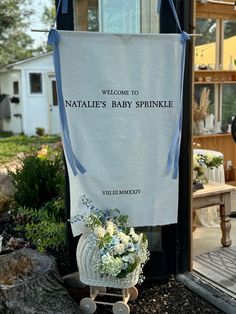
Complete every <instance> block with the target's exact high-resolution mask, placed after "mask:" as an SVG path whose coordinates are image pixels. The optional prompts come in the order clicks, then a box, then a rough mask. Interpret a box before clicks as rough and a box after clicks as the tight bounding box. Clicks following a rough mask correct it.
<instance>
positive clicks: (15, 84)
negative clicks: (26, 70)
mask: <svg viewBox="0 0 236 314" xmlns="http://www.w3.org/2000/svg"><path fill="white" fill-rule="evenodd" d="M13 94H14V95H18V94H19V82H18V81H14V82H13Z"/></svg>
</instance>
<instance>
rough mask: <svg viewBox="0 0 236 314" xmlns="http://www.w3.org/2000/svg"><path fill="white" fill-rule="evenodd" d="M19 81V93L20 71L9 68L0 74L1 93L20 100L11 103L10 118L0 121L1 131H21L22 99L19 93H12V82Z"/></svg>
mask: <svg viewBox="0 0 236 314" xmlns="http://www.w3.org/2000/svg"><path fill="white" fill-rule="evenodd" d="M14 81H18V82H19V94H20V90H21V79H20V71H18V70H16V71H15V70H11V71H7V72H4V73H1V74H0V90H1V94H7V95H9V96H10V98H11V97H12V96H15V97H18V98H19V100H20V102H19V103H18V104H16V103H11V104H10V110H11V119H4V120H3V121H2V131H12V132H13V133H15V134H18V133H21V132H22V120H21V119H22V118H21V115H22V99H21V97H19V94H14V93H13V82H14Z"/></svg>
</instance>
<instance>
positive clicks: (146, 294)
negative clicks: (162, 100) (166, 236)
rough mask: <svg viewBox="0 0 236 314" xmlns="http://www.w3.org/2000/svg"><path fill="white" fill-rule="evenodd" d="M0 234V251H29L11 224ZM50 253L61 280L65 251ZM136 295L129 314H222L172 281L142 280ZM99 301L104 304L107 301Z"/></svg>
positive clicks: (101, 312)
mask: <svg viewBox="0 0 236 314" xmlns="http://www.w3.org/2000/svg"><path fill="white" fill-rule="evenodd" d="M0 234H3V235H4V247H6V245H7V242H8V243H9V240H10V242H11V243H12V245H13V246H12V247H11V249H17V248H21V247H23V246H26V247H32V246H31V245H30V244H28V243H27V242H26V241H24V238H23V234H21V233H20V234H19V233H16V232H15V231H14V223H13V222H12V221H11V222H10V221H0ZM13 247H14V248H13ZM50 253H51V254H52V255H53V256H54V257H55V259H56V261H57V263H58V269H59V272H60V274H61V276H64V275H65V274H66V273H65V271H66V269H67V255H66V251H64V250H63V251H54V252H50ZM138 291H139V296H138V298H137V299H136V300H135V301H132V302H129V307H130V312H131V313H132V314H152V313H161V314H166V313H173V314H174V313H175V314H178V313H188V314H189V313H193V314H194V313H223V312H222V311H220V310H218V309H216V308H215V307H213V306H212V305H211V304H210V303H208V302H207V301H205V300H203V299H202V298H200V297H199V296H198V295H197V294H196V293H194V292H192V291H190V290H189V289H188V288H186V287H185V286H184V285H183V284H181V283H180V282H178V281H177V280H176V279H175V278H174V277H173V278H170V279H168V280H164V281H157V280H146V281H145V282H144V283H143V284H142V285H141V286H139V287H138ZM77 296H78V298H76V301H77V302H79V298H82V297H84V295H83V296H81V297H80V294H79V293H78V294H77ZM88 296H89V295H88ZM104 298H105V297H104ZM118 300H119V299H117V298H116V299H114V300H111V301H112V302H116V301H118ZM103 301H108V299H107V297H106V298H105V299H104V300H103ZM96 313H97V314H108V313H113V312H112V307H111V306H104V305H98V307H97V311H96ZM55 314H56V313H55Z"/></svg>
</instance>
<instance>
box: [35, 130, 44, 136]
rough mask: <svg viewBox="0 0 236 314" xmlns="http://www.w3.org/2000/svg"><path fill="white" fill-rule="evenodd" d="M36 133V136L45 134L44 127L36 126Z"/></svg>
mask: <svg viewBox="0 0 236 314" xmlns="http://www.w3.org/2000/svg"><path fill="white" fill-rule="evenodd" d="M36 134H37V135H38V136H43V135H45V129H44V128H36Z"/></svg>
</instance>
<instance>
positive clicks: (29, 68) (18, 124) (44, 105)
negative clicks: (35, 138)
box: [0, 53, 60, 136]
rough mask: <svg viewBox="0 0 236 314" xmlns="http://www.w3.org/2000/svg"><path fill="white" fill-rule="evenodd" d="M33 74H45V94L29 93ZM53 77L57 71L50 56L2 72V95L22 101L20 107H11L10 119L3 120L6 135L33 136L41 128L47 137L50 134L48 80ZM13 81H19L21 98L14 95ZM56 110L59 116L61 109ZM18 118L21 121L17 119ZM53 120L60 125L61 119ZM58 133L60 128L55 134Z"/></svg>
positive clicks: (13, 105) (0, 82) (36, 58)
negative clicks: (58, 111) (31, 74)
mask: <svg viewBox="0 0 236 314" xmlns="http://www.w3.org/2000/svg"><path fill="white" fill-rule="evenodd" d="M30 73H41V74H42V85H43V86H42V93H37V94H36V93H35V94H31V93H30V81H29V74H30ZM53 75H54V67H53V60H52V54H51V53H48V54H45V55H41V56H38V57H34V58H31V59H27V60H23V61H19V62H17V63H15V64H13V65H11V66H10V68H9V69H8V70H7V69H6V71H5V72H3V71H2V72H0V90H1V93H2V94H9V96H10V97H12V96H17V97H19V99H20V103H19V104H14V103H11V119H4V120H3V123H2V125H3V130H4V131H13V132H14V133H21V132H23V133H24V134H26V135H29V136H30V135H35V134H36V128H37V127H41V128H44V130H45V132H46V133H48V134H49V133H50V111H49V100H50V99H51V98H52V97H51V93H52V88H51V85H50V84H51V81H50V79H49V77H50V78H51V77H53ZM14 81H19V95H14V94H13V82H14ZM49 83H50V84H49ZM54 109H55V110H54V112H56V111H57V110H56V109H58V108H54ZM15 114H16V115H18V117H16V116H14V115H15ZM19 114H20V115H21V116H22V118H21V116H19ZM53 119H54V120H53V121H55V119H58V121H59V116H58V115H54V117H53ZM58 121H57V123H56V124H58ZM54 130H55V128H54ZM59 132H60V130H59V128H58V132H56V133H59Z"/></svg>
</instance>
